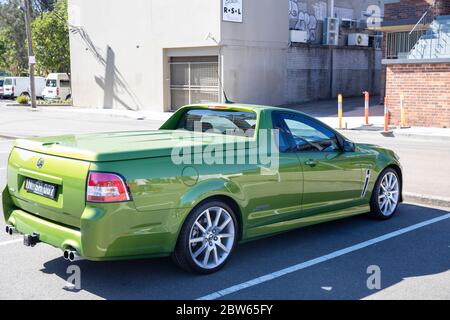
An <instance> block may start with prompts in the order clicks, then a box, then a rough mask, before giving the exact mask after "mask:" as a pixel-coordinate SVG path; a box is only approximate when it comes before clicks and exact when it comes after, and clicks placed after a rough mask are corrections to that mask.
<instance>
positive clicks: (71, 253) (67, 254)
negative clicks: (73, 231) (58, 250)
mask: <svg viewBox="0 0 450 320" xmlns="http://www.w3.org/2000/svg"><path fill="white" fill-rule="evenodd" d="M63 258H64V260H67V261H70V262H74V261H78V260H81V257H80V255H79V254H78V252H76V251H75V250H70V249H67V250H64V253H63Z"/></svg>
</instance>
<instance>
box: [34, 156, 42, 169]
mask: <svg viewBox="0 0 450 320" xmlns="http://www.w3.org/2000/svg"><path fill="white" fill-rule="evenodd" d="M36 166H37V167H38V169H42V167H43V166H44V159H42V158H40V159H39V160H38V162H37V164H36Z"/></svg>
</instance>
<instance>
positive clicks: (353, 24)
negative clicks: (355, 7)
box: [341, 19, 358, 29]
mask: <svg viewBox="0 0 450 320" xmlns="http://www.w3.org/2000/svg"><path fill="white" fill-rule="evenodd" d="M357 26H358V21H356V20H352V19H342V20H341V27H342V28H344V29H356V28H357Z"/></svg>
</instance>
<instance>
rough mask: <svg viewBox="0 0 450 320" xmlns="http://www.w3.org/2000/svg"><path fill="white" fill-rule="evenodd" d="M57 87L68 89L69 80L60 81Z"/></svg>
mask: <svg viewBox="0 0 450 320" xmlns="http://www.w3.org/2000/svg"><path fill="white" fill-rule="evenodd" d="M59 85H60V86H61V88H69V87H70V81H69V80H60V81H59Z"/></svg>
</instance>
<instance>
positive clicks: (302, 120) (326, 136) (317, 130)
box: [281, 114, 338, 152]
mask: <svg viewBox="0 0 450 320" xmlns="http://www.w3.org/2000/svg"><path fill="white" fill-rule="evenodd" d="M281 117H282V118H283V121H284V123H285V125H286V128H287V130H288V131H289V132H290V134H291V135H292V138H293V140H294V143H295V145H296V147H297V150H298V151H300V152H301V151H305V152H306V151H308V152H333V151H336V150H337V149H338V143H337V138H336V135H335V133H334V132H333V131H331V130H330V129H328V128H327V127H325V126H322V125H321V124H320V123H318V122H316V121H314V120H312V119H309V118H308V117H302V116H297V115H293V114H285V115H282V116H281Z"/></svg>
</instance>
